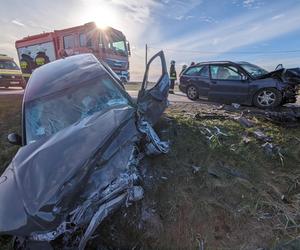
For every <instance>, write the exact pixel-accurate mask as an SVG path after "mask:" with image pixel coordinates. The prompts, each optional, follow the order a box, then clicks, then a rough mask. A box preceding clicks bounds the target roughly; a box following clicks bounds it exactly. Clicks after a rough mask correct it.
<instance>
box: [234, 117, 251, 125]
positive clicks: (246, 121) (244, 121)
mask: <svg viewBox="0 0 300 250" xmlns="http://www.w3.org/2000/svg"><path fill="white" fill-rule="evenodd" d="M236 120H237V121H238V122H239V123H240V124H241V125H242V126H243V127H246V128H252V127H253V126H254V124H253V122H252V121H250V120H249V119H247V118H246V117H244V116H239V117H237V118H236Z"/></svg>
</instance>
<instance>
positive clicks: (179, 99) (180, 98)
mask: <svg viewBox="0 0 300 250" xmlns="http://www.w3.org/2000/svg"><path fill="white" fill-rule="evenodd" d="M127 92H128V93H129V94H130V95H131V96H132V97H133V98H136V97H137V95H138V91H137V90H128V91H127ZM23 93H24V90H23V89H21V88H9V89H4V88H0V96H1V95H22V94H23ZM169 101H170V102H171V103H172V102H173V103H192V102H193V101H191V100H189V99H188V98H187V97H186V95H185V94H183V93H181V92H175V94H170V95H169ZM199 102H200V103H201V102H204V103H209V102H207V101H205V100H200V101H199ZM199 102H195V103H199ZM286 105H287V106H290V105H292V106H300V96H298V100H297V103H295V104H286Z"/></svg>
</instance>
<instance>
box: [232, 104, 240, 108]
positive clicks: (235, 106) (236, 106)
mask: <svg viewBox="0 0 300 250" xmlns="http://www.w3.org/2000/svg"><path fill="white" fill-rule="evenodd" d="M231 106H232V107H234V108H235V109H239V108H240V107H241V105H240V104H238V103H231Z"/></svg>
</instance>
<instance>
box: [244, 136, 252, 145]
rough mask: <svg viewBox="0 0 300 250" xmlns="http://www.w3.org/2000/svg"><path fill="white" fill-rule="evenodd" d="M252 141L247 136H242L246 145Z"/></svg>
mask: <svg viewBox="0 0 300 250" xmlns="http://www.w3.org/2000/svg"><path fill="white" fill-rule="evenodd" d="M250 141H251V139H250V138H249V137H248V136H247V135H243V136H242V142H243V143H245V144H248V143H249V142H250Z"/></svg>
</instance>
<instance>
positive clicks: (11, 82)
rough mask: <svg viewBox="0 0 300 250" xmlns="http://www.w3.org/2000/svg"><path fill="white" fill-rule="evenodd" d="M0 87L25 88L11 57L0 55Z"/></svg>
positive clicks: (18, 69) (20, 73) (17, 67)
mask: <svg viewBox="0 0 300 250" xmlns="http://www.w3.org/2000/svg"><path fill="white" fill-rule="evenodd" d="M0 87H5V88H9V87H21V88H23V89H24V88H25V81H24V79H23V77H22V72H21V70H20V68H19V66H18V65H17V64H16V63H15V62H14V59H13V58H12V57H9V56H7V55H3V54H0Z"/></svg>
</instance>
